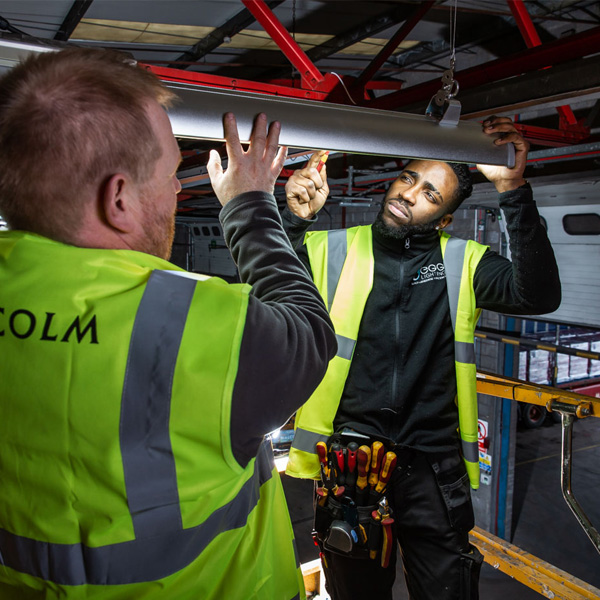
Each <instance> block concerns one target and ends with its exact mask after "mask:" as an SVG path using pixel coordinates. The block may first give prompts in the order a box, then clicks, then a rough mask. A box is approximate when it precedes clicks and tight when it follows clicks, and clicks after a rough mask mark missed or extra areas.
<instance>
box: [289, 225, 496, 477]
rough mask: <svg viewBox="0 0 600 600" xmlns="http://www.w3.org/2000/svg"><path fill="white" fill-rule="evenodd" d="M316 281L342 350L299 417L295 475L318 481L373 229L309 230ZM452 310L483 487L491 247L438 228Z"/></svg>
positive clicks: (468, 461)
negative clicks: (479, 354) (482, 383)
mask: <svg viewBox="0 0 600 600" xmlns="http://www.w3.org/2000/svg"><path fill="white" fill-rule="evenodd" d="M305 243H306V248H307V251H308V257H309V260H310V265H311V269H312V272H313V279H314V281H315V284H316V286H317V288H318V289H319V292H320V293H321V295H322V297H323V300H324V301H325V303H326V305H327V308H328V309H329V312H330V315H331V320H332V322H333V325H334V327H335V331H336V335H337V341H338V353H337V355H336V356H335V357H334V358H333V359H332V360H331V362H330V363H329V368H328V370H327V373H326V374H325V377H324V379H323V381H322V382H321V384H320V385H319V387H318V388H317V389H316V391H315V392H314V393H313V395H312V396H311V397H310V398H309V400H308V402H306V404H304V405H303V406H302V407H301V408H300V410H299V411H298V412H297V414H296V423H295V434H294V441H293V443H292V447H291V449H290V457H289V461H288V466H287V471H286V472H287V474H288V475H291V476H292V477H302V478H311V479H318V477H319V461H318V458H317V454H316V449H315V447H316V444H317V442H319V441H327V439H328V438H329V436H330V435H331V434H332V433H333V420H334V417H335V414H336V412H337V409H338V406H339V403H340V399H341V397H342V393H343V390H344V385H345V383H346V378H347V376H348V371H349V370H350V363H351V361H352V356H353V353H354V347H355V345H356V339H357V337H358V328H359V326H360V321H361V318H362V314H363V311H364V308H365V304H366V302H367V298H368V297H369V294H370V292H371V288H372V287H373V272H374V265H375V263H374V259H373V245H372V229H371V226H364V225H363V226H359V227H353V228H351V229H339V230H333V231H313V232H308V233H307V234H306V238H305ZM440 244H441V249H442V257H443V260H444V267H445V272H446V285H447V288H448V299H449V303H450V315H451V319H452V327H453V329H454V355H455V366H456V388H457V405H458V417H459V433H460V439H461V448H462V454H463V458H464V461H465V465H466V468H467V473H468V474H469V480H470V483H471V487H473V488H474V489H477V488H478V487H479V452H478V447H477V387H476V385H477V368H476V365H475V326H476V324H477V320H478V319H479V314H480V312H481V311H480V310H479V309H477V307H476V299H475V292H474V290H473V278H474V276H475V269H476V267H477V264H478V263H479V261H480V259H481V257H482V256H483V254H484V253H485V251H486V249H487V247H486V246H482V245H481V244H478V243H477V242H474V241H472V240H468V241H466V240H461V239H457V238H452V237H450V236H449V235H448V234H447V233H444V232H440Z"/></svg>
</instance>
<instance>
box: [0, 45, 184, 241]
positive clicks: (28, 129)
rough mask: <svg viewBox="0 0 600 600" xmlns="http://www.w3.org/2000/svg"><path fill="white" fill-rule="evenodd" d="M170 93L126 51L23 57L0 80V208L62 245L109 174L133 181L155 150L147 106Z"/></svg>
mask: <svg viewBox="0 0 600 600" xmlns="http://www.w3.org/2000/svg"><path fill="white" fill-rule="evenodd" d="M174 98H175V95H174V94H173V93H172V92H171V91H170V90H168V89H167V88H166V87H165V86H164V85H163V84H162V83H161V82H160V81H159V79H158V78H157V77H156V76H155V75H154V74H152V73H151V72H149V71H147V70H145V69H143V68H140V67H139V66H136V65H135V63H134V62H133V61H132V60H131V59H129V57H128V56H127V55H125V54H122V53H119V52H113V51H107V50H98V49H90V48H68V49H66V50H62V51H60V52H45V53H41V54H38V55H34V56H31V57H29V58H27V59H26V60H25V61H23V62H22V63H21V64H19V65H17V66H16V67H15V68H14V69H12V70H11V71H9V72H8V73H7V74H6V75H4V76H3V77H2V78H1V79H0V215H2V216H3V217H4V218H5V219H6V221H7V223H8V224H9V226H10V227H11V229H23V230H26V231H32V232H34V233H38V234H40V235H45V236H47V237H50V238H52V239H55V240H58V241H62V242H66V243H69V242H70V241H71V240H72V239H73V238H74V237H75V236H74V232H76V231H77V228H78V226H79V224H80V223H81V219H82V217H83V214H84V210H85V208H86V207H85V206H84V205H83V201H82V199H81V196H84V197H85V194H87V195H89V194H90V193H95V192H96V190H98V189H101V186H102V185H103V184H104V182H106V181H108V179H109V178H110V177H111V176H112V175H114V174H115V173H121V172H125V173H128V174H129V175H130V176H131V177H132V178H133V180H134V181H135V182H136V183H143V180H144V179H145V178H146V177H148V176H149V175H150V173H151V172H152V169H153V168H154V165H155V163H156V161H157V160H158V159H159V158H160V154H161V150H160V146H159V144H158V140H157V139H156V137H155V134H154V131H153V129H152V126H151V123H150V120H149V119H148V117H147V115H146V112H145V107H146V106H147V103H148V102H149V101H156V102H158V103H159V104H160V105H161V106H163V107H165V108H166V107H168V106H169V105H170V104H171V102H172V101H173V99H174Z"/></svg>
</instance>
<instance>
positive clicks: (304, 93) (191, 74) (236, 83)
mask: <svg viewBox="0 0 600 600" xmlns="http://www.w3.org/2000/svg"><path fill="white" fill-rule="evenodd" d="M140 64H141V65H142V66H143V67H145V68H146V69H148V70H149V71H152V72H153V73H154V74H155V75H156V76H157V77H158V78H159V79H162V80H163V81H173V82H175V83H189V84H191V85H201V86H207V87H216V88H223V89H226V90H239V91H242V92H254V93H258V94H267V95H272V96H284V97H286V98H302V99H305V100H325V99H326V98H327V93H326V92H322V91H320V90H305V89H300V88H293V87H289V86H285V85H280V84H279V85H278V84H271V83H265V82H263V81H249V80H247V79H238V78H237V77H223V76H222V75H212V74H211V73H197V72H196V71H184V70H182V69H173V68H171V67H160V66H157V65H148V64H144V63H140ZM290 83H291V82H290Z"/></svg>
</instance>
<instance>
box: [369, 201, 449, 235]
mask: <svg viewBox="0 0 600 600" xmlns="http://www.w3.org/2000/svg"><path fill="white" fill-rule="evenodd" d="M384 206H385V204H382V205H381V210H380V211H379V214H378V215H377V218H376V219H375V222H374V223H373V231H375V232H377V233H378V234H379V235H380V236H381V237H382V238H386V239H388V240H404V239H406V238H407V237H410V236H412V235H415V234H417V233H428V232H429V231H433V230H434V229H435V228H436V225H437V224H438V221H439V219H434V220H433V221H430V222H429V223H424V224H422V225H388V224H387V223H386V222H385V221H384V220H383V209H384Z"/></svg>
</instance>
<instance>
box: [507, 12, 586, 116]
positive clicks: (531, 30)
mask: <svg viewBox="0 0 600 600" xmlns="http://www.w3.org/2000/svg"><path fill="white" fill-rule="evenodd" d="M508 7H509V8H510V12H511V13H512V15H513V17H514V19H515V22H516V23H517V27H518V28H519V31H520V32H521V35H522V36H523V39H524V40H525V43H526V44H527V47H528V48H534V47H536V46H541V45H542V40H541V39H540V36H539V35H538V32H537V31H536V29H535V25H534V24H533V21H532V20H531V16H530V14H529V13H528V12H527V7H526V6H525V4H524V3H523V0H508ZM556 110H557V112H558V114H559V116H560V126H561V128H563V127H565V126H566V127H570V126H573V125H577V119H576V117H575V114H574V113H573V110H572V109H571V107H570V106H569V105H564V106H557V107H556Z"/></svg>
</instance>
